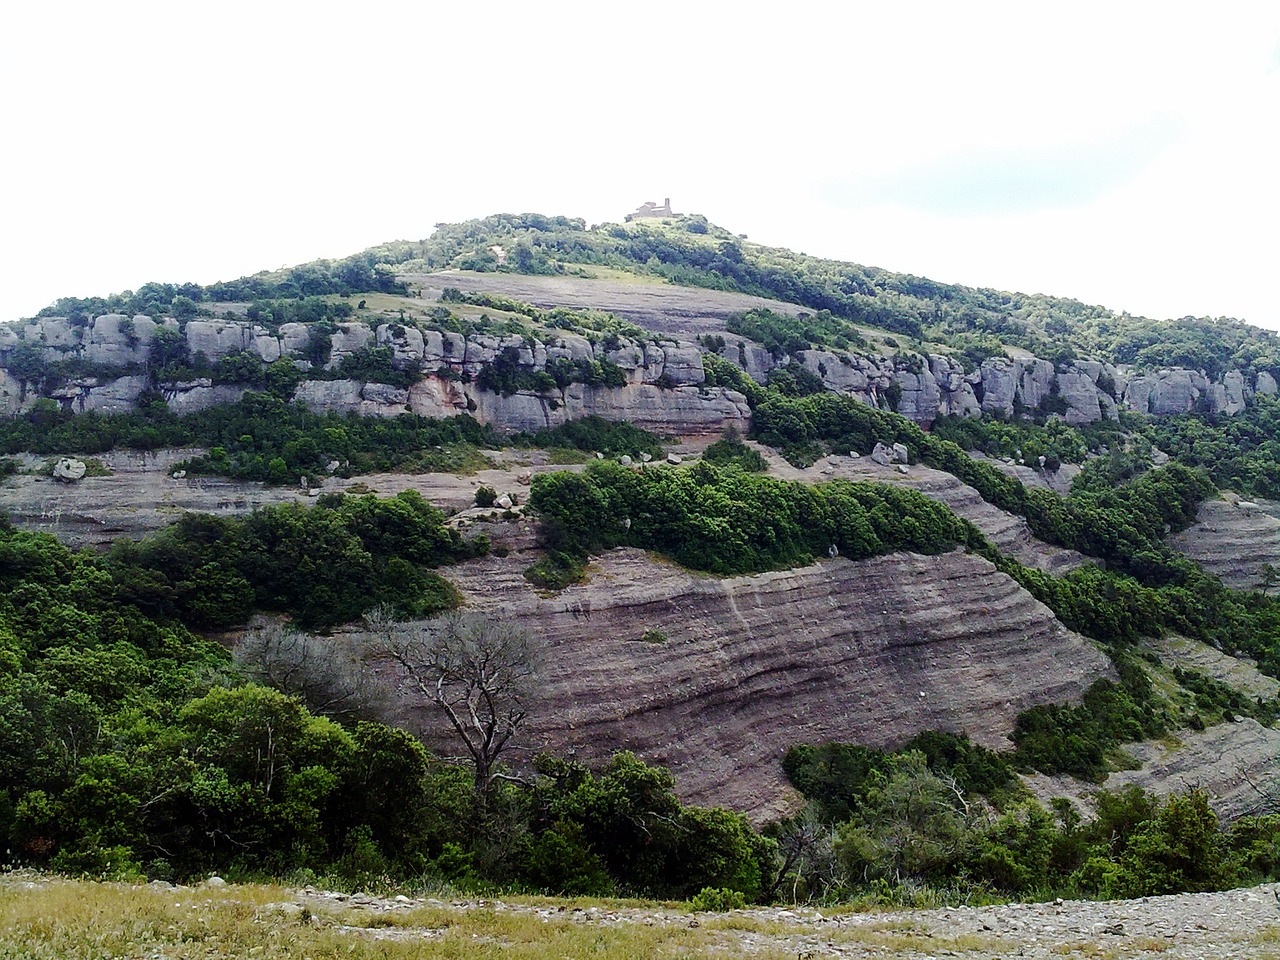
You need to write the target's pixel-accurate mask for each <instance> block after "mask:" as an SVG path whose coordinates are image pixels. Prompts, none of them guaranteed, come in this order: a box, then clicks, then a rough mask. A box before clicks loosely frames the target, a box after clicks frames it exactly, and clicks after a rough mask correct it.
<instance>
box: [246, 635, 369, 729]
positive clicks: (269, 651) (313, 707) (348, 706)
mask: <svg viewBox="0 0 1280 960" xmlns="http://www.w3.org/2000/svg"><path fill="white" fill-rule="evenodd" d="M235 658H236V661H237V662H238V663H240V664H242V665H243V666H245V667H246V668H247V670H248V673H249V674H250V675H251V676H252V677H253V678H254V679H255V680H258V681H259V682H261V683H264V684H266V685H268V686H272V687H275V688H276V689H277V690H282V691H284V692H285V693H288V694H292V695H293V696H295V697H297V698H298V699H299V700H301V701H302V702H303V704H305V705H306V707H307V709H308V710H310V711H311V712H312V713H316V714H322V715H324V716H329V717H336V718H338V719H341V720H350V719H355V718H361V717H368V716H370V715H372V714H374V713H376V712H377V710H376V707H377V705H378V702H379V699H380V695H381V692H382V691H381V688H380V687H379V686H378V684H377V683H376V682H375V680H374V677H373V675H372V674H371V673H370V672H369V671H368V670H367V669H366V668H365V664H364V663H363V661H362V659H361V657H360V651H359V650H358V649H357V648H356V645H355V644H354V643H352V642H350V641H349V640H346V639H344V638H342V637H341V636H336V637H324V638H321V637H317V636H314V635H312V634H309V633H304V632H302V631H300V630H296V629H294V628H292V627H290V626H286V625H281V624H275V623H273V624H269V625H267V626H264V627H261V628H259V629H256V630H251V631H249V632H248V633H246V634H245V636H244V638H243V639H242V640H241V641H240V642H239V643H238V644H236V648H235Z"/></svg>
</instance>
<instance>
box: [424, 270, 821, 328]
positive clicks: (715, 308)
mask: <svg viewBox="0 0 1280 960" xmlns="http://www.w3.org/2000/svg"><path fill="white" fill-rule="evenodd" d="M400 279H402V280H404V281H406V282H408V283H409V284H411V285H412V286H415V287H421V288H423V291H424V295H432V294H438V293H439V291H440V290H442V289H443V288H445V287H457V288H458V289H459V290H463V291H467V292H483V293H497V294H502V295H503V296H507V297H512V298H514V299H516V300H523V301H525V302H526V303H532V304H533V305H534V306H538V307H544V308H551V307H569V308H571V309H575V310H587V309H594V310H607V311H609V312H610V313H613V314H616V315H617V316H619V317H622V318H623V319H625V320H630V321H631V322H632V323H634V324H636V325H637V326H641V327H644V328H645V329H646V330H650V331H652V332H653V333H659V334H664V335H666V336H673V337H682V338H686V339H692V338H693V337H696V336H698V335H699V334H704V333H716V332H722V331H723V330H724V321H725V318H726V317H728V316H730V315H731V314H734V313H743V312H745V311H747V310H753V309H756V308H757V307H768V308H769V309H770V310H773V311H775V312H777V313H785V314H790V315H795V314H797V313H804V312H808V313H812V312H813V311H812V310H808V309H807V308H805V307H801V306H797V305H796V304H792V303H783V302H782V301H780V300H767V299H765V298H764V297H753V296H750V295H748V294H745V293H731V292H728V291H724V290H704V289H701V288H698V287H678V286H675V285H673V284H668V283H652V282H644V281H643V280H641V281H635V282H633V281H626V280H603V279H600V280H591V279H584V278H582V277H534V276H522V275H520V274H515V273H460V272H457V271H447V272H442V273H428V274H404V275H402V276H401V278H400Z"/></svg>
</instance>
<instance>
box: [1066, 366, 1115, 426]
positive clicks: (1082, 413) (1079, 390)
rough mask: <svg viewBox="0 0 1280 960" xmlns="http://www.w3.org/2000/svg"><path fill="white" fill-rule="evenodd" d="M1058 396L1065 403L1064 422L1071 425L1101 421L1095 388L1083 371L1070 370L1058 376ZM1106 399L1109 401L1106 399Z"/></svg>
mask: <svg viewBox="0 0 1280 960" xmlns="http://www.w3.org/2000/svg"><path fill="white" fill-rule="evenodd" d="M1057 382H1058V396H1060V397H1062V399H1063V400H1065V401H1066V403H1067V412H1066V421H1067V423H1070V424H1072V425H1077V424H1084V423H1093V422H1095V421H1097V420H1101V419H1102V416H1103V414H1102V405H1101V401H1100V400H1099V396H1105V394H1099V391H1098V388H1097V386H1095V385H1094V382H1093V380H1092V379H1090V377H1089V374H1088V372H1087V371H1085V370H1080V369H1072V370H1068V371H1066V372H1064V373H1060V374H1058V381H1057ZM1107 399H1110V397H1108V398H1107Z"/></svg>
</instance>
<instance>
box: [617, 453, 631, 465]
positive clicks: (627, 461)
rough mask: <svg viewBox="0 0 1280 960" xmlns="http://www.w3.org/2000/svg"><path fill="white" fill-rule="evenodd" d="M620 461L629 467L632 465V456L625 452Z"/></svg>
mask: <svg viewBox="0 0 1280 960" xmlns="http://www.w3.org/2000/svg"><path fill="white" fill-rule="evenodd" d="M618 462H619V463H620V464H622V465H623V466H624V467H629V466H631V457H630V456H629V455H628V454H625V453H624V454H623V455H622V456H620V457H619V458H618Z"/></svg>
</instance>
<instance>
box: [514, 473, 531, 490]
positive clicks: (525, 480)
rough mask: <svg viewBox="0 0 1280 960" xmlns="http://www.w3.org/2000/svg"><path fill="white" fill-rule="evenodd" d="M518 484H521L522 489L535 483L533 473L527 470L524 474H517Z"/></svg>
mask: <svg viewBox="0 0 1280 960" xmlns="http://www.w3.org/2000/svg"><path fill="white" fill-rule="evenodd" d="M516 483H518V484H520V485H521V486H522V487H527V486H529V484H531V483H533V471H532V470H525V471H523V472H522V473H518V474H516Z"/></svg>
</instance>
